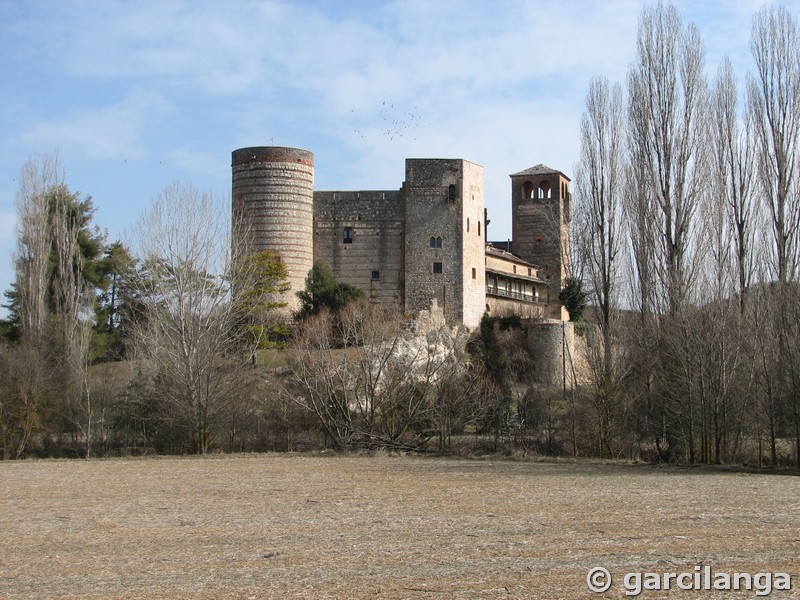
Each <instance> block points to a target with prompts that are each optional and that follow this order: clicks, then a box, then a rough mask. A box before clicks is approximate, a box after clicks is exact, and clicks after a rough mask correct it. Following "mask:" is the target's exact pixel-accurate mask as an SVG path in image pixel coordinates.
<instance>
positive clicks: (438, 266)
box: [433, 262, 442, 273]
mask: <svg viewBox="0 0 800 600" xmlns="http://www.w3.org/2000/svg"><path fill="white" fill-rule="evenodd" d="M433 272H434V273H441V272H442V263H440V262H435V263H433Z"/></svg>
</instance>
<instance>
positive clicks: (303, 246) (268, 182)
mask: <svg viewBox="0 0 800 600" xmlns="http://www.w3.org/2000/svg"><path fill="white" fill-rule="evenodd" d="M232 169H233V216H234V222H236V223H239V222H241V223H243V224H244V225H245V227H244V231H246V232H247V234H248V235H249V236H250V240H251V246H250V247H251V248H252V251H253V252H261V251H264V250H273V251H275V252H276V253H277V254H278V256H279V257H280V259H281V260H282V261H283V262H284V264H285V265H286V269H287V272H288V276H289V277H288V280H289V283H290V284H291V286H292V288H291V291H290V293H288V294H286V298H285V300H286V301H288V302H289V308H291V309H295V308H297V305H298V299H297V297H296V295H295V292H297V291H298V290H302V289H303V287H304V285H305V278H306V275H308V271H309V270H310V269H311V267H312V264H313V262H314V239H313V226H314V154H313V153H311V152H309V151H308V150H302V149H299V148H283V147H278V146H257V147H253V148H240V149H239V150H234V151H233V153H232ZM240 219H241V221H240Z"/></svg>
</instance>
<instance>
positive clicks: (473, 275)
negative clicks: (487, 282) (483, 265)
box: [472, 267, 478, 279]
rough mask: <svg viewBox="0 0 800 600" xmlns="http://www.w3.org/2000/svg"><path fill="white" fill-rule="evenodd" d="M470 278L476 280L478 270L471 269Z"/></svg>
mask: <svg viewBox="0 0 800 600" xmlns="http://www.w3.org/2000/svg"><path fill="white" fill-rule="evenodd" d="M472 278H473V279H477V278H478V270H477V269H476V268H475V267H472Z"/></svg>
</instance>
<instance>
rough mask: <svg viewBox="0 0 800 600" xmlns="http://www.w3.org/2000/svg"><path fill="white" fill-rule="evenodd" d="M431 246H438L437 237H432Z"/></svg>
mask: <svg viewBox="0 0 800 600" xmlns="http://www.w3.org/2000/svg"><path fill="white" fill-rule="evenodd" d="M431 248H436V238H435V237H432V238H431Z"/></svg>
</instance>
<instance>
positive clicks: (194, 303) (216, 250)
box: [132, 184, 257, 454]
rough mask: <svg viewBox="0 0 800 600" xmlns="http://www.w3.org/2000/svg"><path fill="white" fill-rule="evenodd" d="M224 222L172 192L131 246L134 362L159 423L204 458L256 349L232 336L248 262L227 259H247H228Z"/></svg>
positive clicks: (189, 192)
mask: <svg viewBox="0 0 800 600" xmlns="http://www.w3.org/2000/svg"><path fill="white" fill-rule="evenodd" d="M228 219H229V217H228V211H227V210H225V207H224V206H223V204H222V203H221V202H219V201H218V200H216V199H215V198H214V197H212V196H211V195H209V194H207V193H202V192H199V191H197V190H196V189H194V188H193V187H191V186H184V185H180V184H172V185H170V186H168V187H167V188H165V189H164V190H163V191H162V192H161V193H160V195H159V196H158V198H157V199H156V201H155V202H154V203H153V205H152V206H151V208H150V209H149V210H148V211H147V212H146V213H145V214H144V215H143V216H142V217H141V218H140V220H139V222H138V224H137V226H136V228H135V244H133V245H132V248H133V253H134V255H135V256H136V257H137V258H138V260H139V262H140V264H141V265H142V268H141V270H140V273H139V276H138V277H136V278H135V281H134V282H133V283H132V286H133V288H134V289H135V293H136V295H137V301H138V303H139V315H138V318H137V319H136V321H135V322H134V323H133V325H132V330H133V340H134V350H135V354H134V356H135V357H136V358H137V359H138V360H140V361H142V364H143V365H146V366H147V367H148V372H149V374H150V377H151V384H152V388H151V389H152V390H153V392H154V393H155V395H156V396H157V398H158V399H159V400H160V401H161V403H162V407H163V411H164V415H168V416H169V418H170V419H172V422H173V424H174V426H175V427H176V428H177V429H178V430H179V431H183V432H184V433H185V434H186V436H187V437H188V438H189V439H190V440H191V444H192V446H193V448H194V450H195V451H196V452H197V453H201V454H204V453H206V452H208V450H209V448H210V447H211V445H212V443H214V441H215V440H216V438H217V436H218V435H220V431H221V430H222V427H223V426H224V423H223V422H222V420H223V419H224V417H225V416H226V413H227V411H228V408H229V405H230V404H231V403H232V402H234V401H235V400H236V399H237V398H238V396H239V395H240V394H241V393H242V392H243V390H244V388H245V387H246V386H247V385H248V377H246V374H247V373H248V371H251V370H252V366H251V365H250V363H251V358H252V356H253V353H254V351H255V347H254V345H255V344H256V343H257V342H255V341H254V340H253V339H252V336H250V335H247V334H246V333H245V332H244V331H243V329H241V328H239V327H238V325H239V324H240V323H241V322H242V321H243V320H246V319H244V317H246V315H243V310H245V308H244V307H243V304H242V303H241V302H234V301H232V290H233V287H234V285H235V286H237V287H239V288H241V289H244V288H246V287H247V285H248V283H247V282H248V278H247V275H246V273H244V272H242V271H241V270H238V269H240V267H241V266H242V265H246V264H249V261H233V260H232V256H233V255H236V256H241V255H244V254H246V252H245V251H242V249H240V248H237V250H236V251H235V253H234V252H232V246H231V242H230V236H229V220H228ZM239 239H241V240H245V239H246V237H245V236H242V237H241V238H239ZM251 283H252V282H251Z"/></svg>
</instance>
